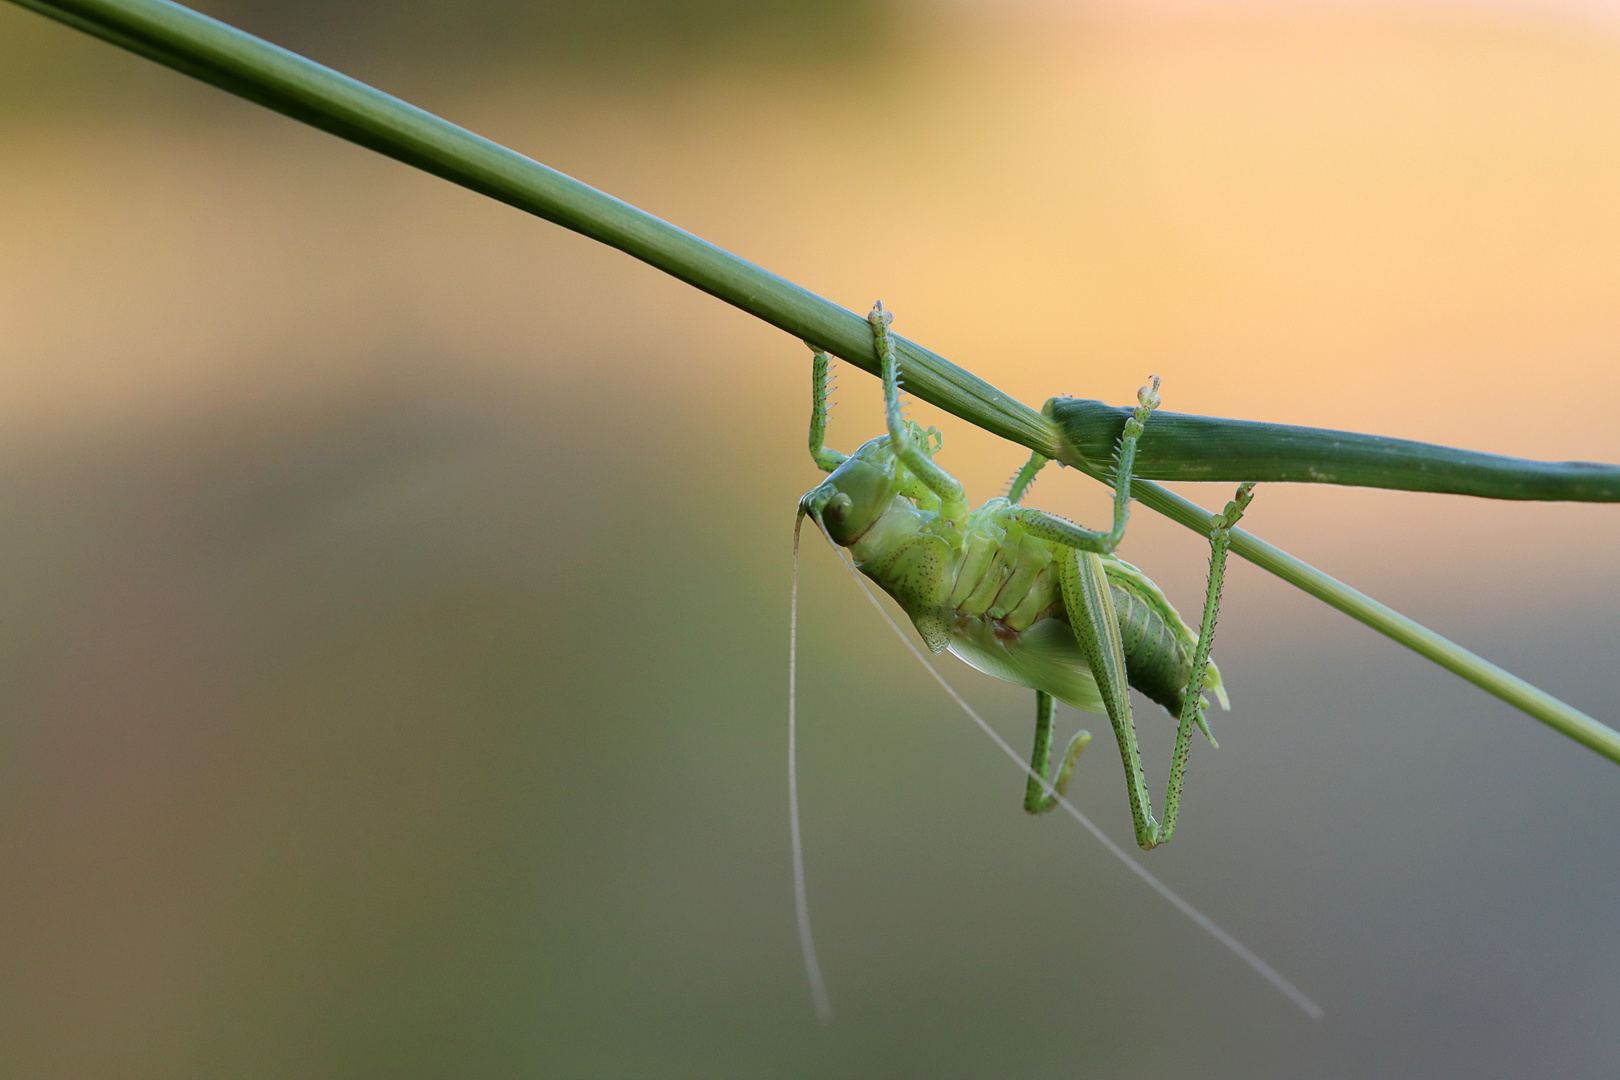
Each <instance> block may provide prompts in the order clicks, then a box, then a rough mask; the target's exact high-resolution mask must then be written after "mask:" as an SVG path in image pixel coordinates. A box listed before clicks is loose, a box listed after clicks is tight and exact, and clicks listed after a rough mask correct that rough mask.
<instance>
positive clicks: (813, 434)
mask: <svg viewBox="0 0 1620 1080" xmlns="http://www.w3.org/2000/svg"><path fill="white" fill-rule="evenodd" d="M810 351H811V352H812V353H813V354H814V356H813V357H812V358H811V361H810V457H811V459H812V460H814V461H815V463H816V467H817V468H819V469H820V470H821V471H822V472H826V473H830V472H832V471H833V470H834V469H836V468H838V466H840V465H842V464H843V463H844V462H846V461H848V460H849V455H848V454H840V453H839V452H838V451H837V450H831V449H828V447H827V371H828V369H829V368H830V367H831V366H832V361H830V360H829V359H828V358H827V354H826V353H824V352H822V351H821V350H820V349H818V348H816V347H815V346H811V348H810Z"/></svg>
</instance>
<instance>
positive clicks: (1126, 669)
mask: <svg viewBox="0 0 1620 1080" xmlns="http://www.w3.org/2000/svg"><path fill="white" fill-rule="evenodd" d="M892 317H893V316H892V315H890V314H889V313H888V312H885V311H884V310H883V306H882V305H881V304H879V305H878V306H877V307H875V308H873V309H872V313H871V315H870V316H869V321H870V322H871V324H872V333H873V337H874V340H875V343H876V345H877V352H878V355H879V357H880V358H881V360H882V371H883V393H884V403H885V406H886V414H887V416H886V418H887V421H888V429H889V433H888V434H887V435H883V436H879V437H878V438H875V439H872V440H871V441H869V442H867V443H866V444H865V445H863V446H862V447H861V448H860V449H858V450H856V451H855V453H854V454H851V455H844V454H841V453H838V452H837V451H835V450H830V449H828V448H827V447H826V446H825V445H824V443H823V440H824V436H825V432H826V414H827V367H828V360H827V356H826V354H825V353H823V352H820V351H817V352H816V353H815V358H814V366H813V377H812V395H813V406H812V414H811V421H810V454H811V456H812V457H813V458H814V459H815V462H816V464H817V465H818V466H819V467H820V468H821V469H822V470H823V471H825V472H827V473H830V474H831V475H829V476H828V477H827V479H826V480H825V481H823V482H822V483H821V484H820V485H819V486H818V487H816V489H815V490H813V491H811V492H810V493H809V494H808V495H806V496H805V497H804V498H803V499H802V500H800V503H799V514H800V516H801V518H802V517H805V516H808V517H810V518H812V519H813V520H814V521H815V522H816V524H817V525H818V526H819V527H820V528H822V529H823V530H825V531H826V533H827V535H828V537H829V538H830V539H832V540H833V541H834V542H835V543H837V544H839V545H841V546H843V547H847V548H849V549H850V553H851V555H853V557H854V559H855V565H856V566H857V567H858V568H859V569H860V571H861V572H862V573H863V574H865V575H866V576H867V577H869V578H870V579H871V580H872V581H874V582H875V583H876V584H877V585H878V586H879V587H880V588H881V589H883V591H884V592H886V593H888V594H889V595H890V596H891V597H893V598H894V600H895V601H896V603H898V604H899V605H900V607H901V608H902V609H903V610H904V611H905V613H906V614H907V615H909V616H910V617H911V621H912V623H913V625H915V626H916V628H917V632H918V633H919V634H920V635H921V636H922V639H923V641H924V642H925V643H926V644H927V645H928V647H929V648H930V649H931V650H932V651H933V652H935V653H936V654H937V653H941V652H945V651H947V650H948V651H950V652H951V653H953V654H955V655H956V656H958V657H960V658H961V659H962V660H965V661H966V662H967V663H968V664H970V665H972V666H973V667H975V668H978V669H979V670H980V671H983V672H985V673H987V674H990V675H994V676H996V677H997V678H1001V679H1005V680H1006V681H1008V682H1012V683H1016V684H1018V685H1020V686H1026V687H1029V688H1030V689H1033V690H1034V691H1035V748H1034V752H1033V754H1032V756H1031V759H1030V769H1031V776H1030V777H1029V781H1028V784H1027V786H1026V788H1025V795H1024V809H1025V810H1026V811H1028V812H1029V813H1031V814H1038V813H1044V812H1046V811H1048V810H1051V809H1052V808H1053V807H1054V806H1055V805H1057V803H1056V797H1059V796H1062V794H1063V793H1064V791H1065V790H1066V789H1067V787H1068V783H1069V778H1070V776H1071V774H1072V773H1073V771H1074V766H1075V762H1076V760H1077V759H1078V758H1079V756H1080V752H1081V751H1082V750H1084V749H1085V747H1086V744H1087V743H1088V742H1090V740H1091V736H1090V734H1089V733H1087V732H1085V731H1082V732H1080V733H1079V734H1078V735H1076V736H1075V737H1074V738H1073V739H1071V740H1070V742H1069V745H1068V749H1067V751H1066V752H1065V753H1064V755H1063V759H1062V764H1061V765H1060V766H1059V768H1058V771H1057V775H1056V776H1055V777H1051V776H1049V768H1050V757H1051V749H1052V722H1053V711H1054V704H1055V702H1057V701H1063V702H1066V703H1067V704H1069V705H1073V706H1074V707H1075V708H1077V709H1082V710H1084V711H1087V712H1095V713H1103V712H1106V713H1107V715H1108V719H1109V722H1110V723H1111V724H1112V725H1113V728H1114V735H1115V738H1116V740H1117V741H1118V743H1119V753H1120V758H1121V760H1122V761H1123V763H1124V766H1125V790H1126V795H1127V798H1128V799H1129V800H1130V807H1131V819H1132V822H1133V824H1134V825H1135V830H1136V842H1137V844H1138V845H1140V846H1141V847H1142V848H1143V849H1144V850H1150V849H1152V848H1154V847H1157V846H1158V845H1160V844H1164V843H1168V842H1169V840H1170V838H1171V836H1172V835H1174V833H1175V828H1176V818H1177V815H1178V812H1179V810H1180V802H1181V785H1182V779H1183V776H1184V775H1185V772H1186V768H1187V755H1188V750H1189V749H1190V742H1191V736H1192V729H1193V726H1194V725H1197V726H1198V727H1199V728H1201V729H1202V730H1203V732H1204V735H1205V736H1206V737H1209V738H1210V742H1211V744H1213V743H1214V739H1213V738H1212V737H1210V733H1209V727H1208V724H1207V722H1206V721H1205V718H1204V707H1205V700H1204V693H1205V692H1206V691H1208V692H1210V693H1213V694H1214V695H1215V697H1216V699H1217V700H1218V701H1219V702H1220V703H1221V707H1222V708H1225V707H1226V706H1227V697H1226V691H1225V688H1224V687H1223V686H1222V683H1221V675H1220V670H1219V669H1218V668H1217V667H1216V666H1215V665H1214V664H1213V663H1211V662H1210V660H1209V646H1210V643H1211V640H1212V638H1213V636H1214V630H1215V618H1216V613H1217V611H1218V609H1219V605H1220V593H1221V579H1222V576H1223V574H1224V571H1225V566H1226V551H1227V546H1228V544H1229V543H1230V531H1231V528H1232V526H1234V525H1236V524H1237V522H1238V520H1239V519H1240V518H1241V517H1242V515H1243V511H1244V509H1245V508H1246V507H1247V506H1248V503H1249V500H1250V499H1251V498H1252V496H1253V492H1254V485H1253V484H1252V483H1246V484H1244V485H1243V486H1242V487H1240V488H1239V489H1238V492H1237V497H1236V498H1234V499H1233V500H1232V501H1231V502H1230V503H1228V504H1227V506H1226V509H1225V511H1224V513H1222V514H1220V515H1218V516H1217V518H1216V524H1215V526H1214V528H1213V529H1212V530H1211V533H1210V562H1209V588H1208V590H1207V593H1206V595H1205V600H1204V613H1203V620H1202V624H1201V628H1200V629H1199V630H1198V631H1194V630H1193V629H1192V627H1190V626H1188V625H1187V623H1186V622H1185V621H1184V620H1183V619H1182V617H1181V615H1180V613H1178V612H1177V611H1176V609H1175V608H1174V607H1173V606H1171V604H1170V601H1169V600H1167V599H1166V598H1165V596H1164V593H1163V592H1162V591H1161V590H1160V589H1159V587H1158V586H1157V585H1155V584H1154V583H1153V582H1152V580H1151V579H1149V578H1148V576H1147V575H1146V574H1144V573H1142V571H1140V570H1138V569H1137V568H1136V567H1134V566H1132V565H1131V564H1130V563H1128V562H1125V561H1124V560H1123V559H1120V558H1118V557H1116V556H1115V555H1114V554H1113V551H1114V548H1115V547H1116V546H1118V544H1119V542H1120V540H1121V538H1122V537H1123V536H1124V533H1125V525H1126V521H1127V520H1128V517H1129V514H1130V498H1131V464H1132V462H1133V460H1134V458H1135V456H1136V443H1137V440H1138V439H1139V438H1140V437H1141V434H1142V430H1143V427H1144V426H1145V425H1146V424H1147V423H1148V420H1149V418H1150V416H1151V415H1152V413H1153V410H1154V409H1155V408H1157V407H1158V404H1159V395H1158V392H1157V391H1158V385H1159V383H1158V378H1157V377H1156V376H1155V377H1154V378H1153V380H1152V385H1150V386H1145V387H1143V388H1142V390H1141V391H1140V393H1139V394H1138V405H1137V408H1136V411H1135V413H1134V415H1133V416H1132V417H1131V419H1130V420H1129V421H1128V422H1127V423H1126V425H1125V429H1124V434H1123V435H1122V437H1121V438H1120V443H1119V448H1118V455H1117V466H1116V473H1117V476H1116V482H1115V487H1114V521H1113V527H1112V528H1111V529H1110V530H1109V531H1107V532H1097V531H1093V530H1091V529H1087V528H1084V527H1082V526H1079V525H1076V524H1074V523H1073V522H1071V521H1068V520H1066V519H1064V518H1060V517H1057V516H1055V515H1053V514H1049V513H1047V512H1045V511H1043V510H1036V509H1032V508H1030V507H1025V506H1022V505H1020V502H1021V500H1022V498H1023V496H1024V493H1025V492H1026V491H1028V489H1029V485H1030V484H1031V483H1032V482H1033V481H1034V479H1035V476H1036V474H1037V473H1038V472H1039V471H1040V470H1041V468H1042V467H1043V466H1044V465H1046V463H1047V459H1046V458H1044V457H1042V456H1041V455H1040V454H1036V455H1034V456H1033V457H1031V458H1030V460H1029V463H1028V464H1027V465H1025V466H1024V468H1023V469H1021V470H1019V472H1018V474H1017V475H1016V476H1015V477H1014V478H1013V481H1012V484H1011V486H1010V488H1009V490H1008V493H1007V495H1006V497H1005V498H996V499H991V500H990V501H989V502H987V503H985V504H984V505H983V506H981V507H980V508H978V509H977V510H973V511H971V512H970V511H969V510H968V504H967V500H966V499H965V497H964V495H963V491H962V485H961V484H960V483H959V482H958V481H957V480H956V479H955V478H954V477H952V476H951V475H950V474H949V473H947V472H945V470H944V469H942V468H940V466H939V465H938V464H936V463H935V461H934V455H935V454H936V453H938V452H939V449H940V447H941V444H942V442H943V440H942V438H941V437H940V434H939V432H938V431H937V430H935V429H928V430H926V431H925V430H924V429H923V428H921V427H920V426H919V425H918V424H916V423H914V422H912V421H908V420H905V419H904V418H902V416H901V415H900V371H899V363H898V361H897V359H896V357H895V351H894V345H893V342H892V340H891V339H890V337H889V333H888V324H889V321H890V319H892ZM1129 687H1135V688H1136V689H1138V690H1140V691H1141V692H1143V693H1144V694H1146V695H1147V696H1148V697H1149V698H1150V699H1151V700H1153V701H1156V702H1158V703H1159V704H1161V705H1163V706H1165V707H1166V708H1167V709H1169V710H1170V711H1171V712H1172V714H1174V715H1176V716H1177V717H1178V720H1179V725H1180V726H1179V729H1178V730H1177V732H1176V743H1175V750H1174V753H1173V755H1172V758H1171V764H1170V780H1169V787H1168V789H1167V791H1166V793H1165V803H1164V821H1163V823H1162V824H1161V823H1160V822H1158V821H1156V820H1155V819H1154V816H1153V803H1152V799H1151V797H1150V796H1149V795H1148V792H1147V786H1146V781H1145V779H1144V777H1143V772H1142V758H1141V753H1140V751H1139V750H1138V748H1137V741H1136V728H1135V724H1134V721H1133V720H1132V717H1131V705H1130V697H1129V694H1128V688H1129Z"/></svg>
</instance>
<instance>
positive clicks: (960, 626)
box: [806, 435, 1221, 715]
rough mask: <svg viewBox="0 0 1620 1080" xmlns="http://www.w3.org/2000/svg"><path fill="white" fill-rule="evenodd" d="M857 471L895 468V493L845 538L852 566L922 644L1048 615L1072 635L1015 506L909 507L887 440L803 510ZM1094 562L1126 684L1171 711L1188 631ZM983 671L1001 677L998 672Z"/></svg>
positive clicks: (1119, 562)
mask: <svg viewBox="0 0 1620 1080" xmlns="http://www.w3.org/2000/svg"><path fill="white" fill-rule="evenodd" d="M849 462H856V463H857V464H855V465H850V464H849ZM862 467H876V470H881V471H883V472H888V473H890V474H891V475H895V476H896V477H897V479H896V481H895V485H894V486H895V493H894V494H893V495H892V496H891V498H890V500H889V505H888V507H887V508H886V509H885V510H884V511H883V513H882V514H881V515H880V516H879V517H878V518H877V520H875V521H873V522H872V523H871V524H870V525H869V526H868V527H867V528H866V529H865V531H864V532H862V533H861V534H860V535H858V536H855V537H848V538H846V539H849V540H850V541H851V542H850V543H848V544H847V546H848V547H849V549H850V554H851V555H853V556H854V559H855V565H856V566H857V567H858V568H859V569H860V571H861V572H862V573H864V574H865V575H866V576H867V577H869V578H871V579H872V580H873V581H874V582H875V583H877V585H878V586H879V587H880V588H881V589H883V591H884V592H886V593H888V594H889V595H890V596H892V597H893V598H894V599H895V602H896V603H898V604H899V605H900V607H901V608H902V609H903V610H904V611H905V613H906V614H907V615H909V616H910V617H911V621H912V624H913V625H915V626H916V627H917V632H918V633H919V634H921V635H922V638H923V641H924V642H926V643H927V645H928V647H929V648H930V649H932V650H933V651H934V652H935V653H940V652H944V651H946V650H950V651H952V652H955V653H957V654H958V655H961V654H962V653H963V652H972V651H973V646H972V643H973V642H975V641H980V640H985V639H986V638H990V639H994V640H996V641H999V642H1001V643H1002V644H1003V646H1004V647H1006V648H1008V649H1017V648H1018V646H1019V643H1020V641H1021V639H1022V636H1023V634H1024V632H1025V631H1028V630H1029V629H1030V628H1031V627H1033V626H1035V625H1036V624H1037V623H1040V622H1042V621H1044V620H1047V619H1055V620H1058V622H1059V623H1061V624H1062V626H1063V627H1064V629H1065V631H1066V632H1068V633H1069V636H1070V639H1071V640H1072V639H1073V633H1072V631H1069V630H1068V623H1069V615H1068V612H1067V611H1066V609H1065V607H1064V604H1063V596H1062V592H1061V590H1060V588H1059V585H1058V580H1057V573H1056V570H1055V569H1054V567H1053V561H1054V559H1056V558H1058V557H1059V555H1060V554H1061V553H1062V551H1063V550H1064V549H1063V548H1062V547H1061V546H1060V545H1058V544H1055V543H1053V542H1051V541H1048V540H1043V539H1040V538H1038V537H1035V536H1031V535H1030V534H1029V531H1028V530H1027V529H1026V528H1025V527H1024V524H1023V523H1022V522H1021V521H1020V520H1019V518H1018V514H1019V511H1020V510H1021V509H1022V508H1021V507H1019V506H1017V505H1016V504H1014V503H1012V502H1010V501H1008V500H1007V499H1005V498H996V499H991V500H990V501H989V502H987V503H985V504H984V505H983V506H981V507H979V508H978V509H976V510H974V511H972V512H971V513H969V514H968V515H967V518H966V522H965V524H964V525H963V526H962V527H960V528H958V527H957V525H956V523H955V522H953V521H951V520H950V519H949V518H947V517H945V516H944V515H942V514H940V513H939V512H938V511H937V510H931V509H925V508H924V506H923V505H919V503H925V504H926V502H927V501H928V500H927V497H926V496H923V497H921V498H919V497H908V496H907V495H905V494H901V493H900V492H901V490H903V489H906V488H908V487H909V485H908V484H907V482H906V478H905V476H904V473H905V469H904V466H902V465H899V464H898V463H897V462H896V461H895V460H894V454H893V453H892V452H891V451H890V449H889V438H888V436H886V435H885V436H880V437H878V438H876V439H873V440H871V441H870V442H868V443H866V444H865V445H864V446H862V447H861V448H860V449H859V450H857V451H856V452H855V453H854V454H853V455H851V457H850V459H849V461H848V462H845V463H844V464H841V465H840V466H839V467H838V468H837V469H835V470H834V471H833V473H832V475H830V476H829V477H828V478H827V480H826V481H825V483H824V484H822V485H821V487H820V488H818V489H817V491H816V492H811V493H810V495H808V496H807V497H806V498H807V500H808V501H809V502H811V503H812V505H813V504H814V503H815V502H816V501H818V498H817V493H818V492H821V493H822V498H823V499H825V498H827V497H828V496H829V494H830V493H835V492H837V491H838V490H839V488H840V486H841V484H842V483H843V482H844V480H845V478H846V477H847V476H848V474H849V472H850V471H853V470H855V469H860V468H862ZM823 489H825V490H823ZM1099 557H1100V558H1101V559H1102V562H1103V569H1104V572H1105V573H1106V574H1107V576H1108V585H1109V592H1110V594H1111V596H1112V598H1113V602H1114V610H1115V613H1116V615H1117V616H1118V622H1119V632H1120V637H1121V640H1122V642H1123V644H1124V650H1125V661H1126V674H1127V678H1128V680H1129V683H1130V685H1131V686H1133V687H1135V688H1136V689H1137V690H1140V691H1141V692H1142V693H1143V694H1144V695H1146V696H1147V697H1148V698H1149V700H1151V701H1154V702H1157V703H1158V704H1160V705H1162V706H1164V707H1165V708H1166V709H1168V710H1169V711H1170V712H1171V713H1172V714H1177V715H1179V714H1180V712H1181V707H1182V703H1183V699H1184V696H1185V690H1186V687H1187V684H1188V681H1189V679H1190V678H1191V676H1192V660H1193V648H1194V646H1195V645H1196V644H1197V641H1198V635H1197V634H1196V633H1195V632H1194V631H1193V629H1192V628H1191V627H1189V626H1188V625H1187V623H1186V622H1185V620H1183V619H1182V617H1181V615H1180V614H1179V613H1178V612H1177V611H1176V609H1175V608H1174V607H1173V606H1172V605H1171V604H1170V601H1169V600H1167V599H1166V598H1165V595H1164V593H1163V592H1161V591H1160V589H1159V587H1158V586H1157V585H1155V584H1154V583H1153V582H1152V581H1151V580H1150V579H1149V578H1148V577H1147V575H1145V574H1143V573H1142V572H1141V571H1140V570H1138V569H1137V568H1136V567H1134V566H1132V565H1131V564H1130V563H1128V562H1125V561H1124V560H1123V559H1119V558H1117V557H1115V556H1113V555H1102V556H1099ZM1075 647H1076V649H1078V645H1076V646H1075ZM963 658H964V659H966V660H967V661H968V662H969V663H974V659H973V658H970V657H967V656H964V657H963ZM974 666H976V667H979V666H981V665H979V664H975V665H974ZM992 674H997V675H999V676H1001V677H1003V678H1005V677H1006V674H1005V673H1004V672H1002V671H996V672H992ZM1010 681H1015V682H1019V683H1021V684H1023V685H1026V686H1029V687H1030V688H1031V689H1034V690H1045V691H1047V692H1049V693H1051V694H1052V695H1053V696H1054V697H1056V698H1058V700H1060V701H1066V702H1067V703H1068V704H1071V705H1074V706H1075V707H1076V708H1081V709H1085V710H1087V711H1090V712H1102V711H1103V709H1102V707H1101V702H1100V701H1095V700H1093V701H1075V700H1072V699H1071V695H1069V694H1066V693H1064V692H1063V691H1062V689H1061V688H1059V687H1054V686H1042V685H1037V684H1036V683H1035V681H1034V680H1032V679H1029V678H1022V679H1019V678H1014V679H1012V680H1010ZM1204 685H1205V688H1206V689H1209V690H1213V691H1216V692H1219V690H1218V688H1219V687H1220V686H1221V680H1220V672H1219V670H1218V669H1216V668H1215V667H1214V665H1210V667H1209V669H1208V673H1207V674H1206V676H1205V683H1204Z"/></svg>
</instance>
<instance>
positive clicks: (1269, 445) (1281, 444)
mask: <svg viewBox="0 0 1620 1080" xmlns="http://www.w3.org/2000/svg"><path fill="white" fill-rule="evenodd" d="M1051 413H1052V418H1053V420H1055V421H1056V422H1057V425H1058V427H1059V428H1061V429H1062V432H1063V439H1064V441H1065V442H1066V443H1067V444H1068V448H1069V449H1070V450H1071V451H1072V452H1073V455H1074V457H1075V458H1078V459H1079V461H1080V462H1083V463H1084V466H1088V467H1089V468H1088V469H1087V471H1096V472H1098V473H1104V474H1108V473H1112V471H1113V460H1114V448H1115V447H1117V446H1118V445H1119V437H1120V434H1121V432H1123V431H1124V430H1125V421H1126V420H1128V419H1130V416H1131V410H1130V409H1129V408H1125V407H1123V406H1118V405H1109V404H1107V403H1106V402H1101V401H1090V400H1083V399H1078V398H1059V399H1057V400H1055V401H1053V402H1052V408H1051ZM1131 475H1132V476H1133V477H1143V478H1146V479H1148V480H1221V481H1227V482H1230V483H1234V484H1236V483H1241V482H1243V481H1246V480H1256V481H1259V482H1261V483H1291V484H1343V485H1346V486H1350V487H1374V488H1393V489H1395V490H1397V491H1431V492H1437V493H1440V494H1445V495H1477V496H1479V497H1480V498H1485V499H1536V500H1540V501H1544V502H1555V501H1567V502H1620V465H1601V464H1597V463H1595V462H1590V461H1528V460H1526V459H1524V458H1515V457H1504V456H1503V455H1501V454H1482V453H1479V452H1478V451H1476V450H1458V449H1456V448H1455V447H1451V446H1436V445H1434V444H1433V443H1423V442H1413V441H1412V440H1410V439H1390V438H1385V437H1383V436H1381V435H1362V434H1358V433H1356V432H1353V431H1331V430H1329V429H1327V428H1312V427H1296V426H1295V425H1293V424H1268V423H1262V422H1259V421H1255V420H1227V419H1223V418H1221V417H1218V416H1191V415H1188V414H1186V413H1173V412H1163V411H1160V412H1156V413H1154V414H1153V423H1151V424H1149V425H1148V426H1147V430H1146V431H1144V432H1142V436H1141V438H1140V439H1139V440H1138V442H1137V444H1136V463H1135V465H1134V467H1133V468H1132V470H1131Z"/></svg>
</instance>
